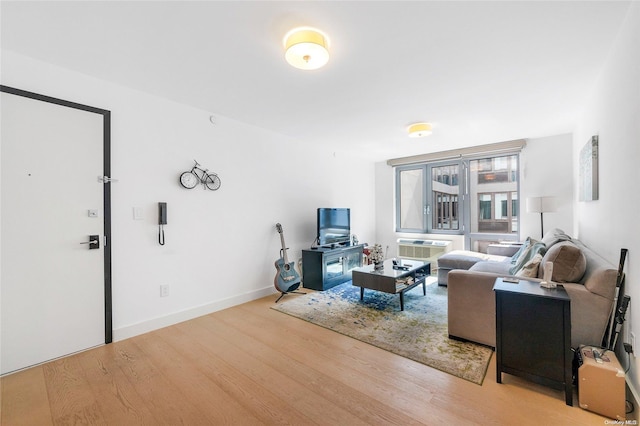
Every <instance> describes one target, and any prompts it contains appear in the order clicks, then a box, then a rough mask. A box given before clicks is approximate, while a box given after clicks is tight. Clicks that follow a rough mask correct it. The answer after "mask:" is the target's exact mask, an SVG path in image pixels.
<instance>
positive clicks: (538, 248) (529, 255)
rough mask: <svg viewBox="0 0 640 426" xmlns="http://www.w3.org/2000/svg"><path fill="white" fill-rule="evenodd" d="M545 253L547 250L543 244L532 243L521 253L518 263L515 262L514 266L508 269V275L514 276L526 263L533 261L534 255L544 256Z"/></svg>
mask: <svg viewBox="0 0 640 426" xmlns="http://www.w3.org/2000/svg"><path fill="white" fill-rule="evenodd" d="M546 251H547V248H546V246H545V245H544V243H541V242H535V243H533V244H532V245H531V246H529V248H528V249H527V250H526V251H525V252H524V253H522V255H521V256H520V257H519V258H518V261H517V262H516V264H515V265H513V266H512V267H511V268H510V269H509V274H511V275H514V274H515V273H516V272H518V271H519V270H520V269H522V267H523V266H524V265H525V264H526V263H527V262H528V261H530V260H531V259H533V258H534V257H535V255H536V254H538V253H540V255H541V256H544V254H545V253H546ZM536 276H537V275H536Z"/></svg>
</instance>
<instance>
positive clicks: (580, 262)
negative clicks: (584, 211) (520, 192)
mask: <svg viewBox="0 0 640 426" xmlns="http://www.w3.org/2000/svg"><path fill="white" fill-rule="evenodd" d="M533 245H534V244H530V245H529V246H533ZM541 245H544V247H543V248H542V249H540V246H541ZM535 246H536V247H537V248H538V249H540V250H539V252H541V254H540V255H539V256H537V257H536V256H531V253H529V255H530V258H532V257H536V259H535V260H537V261H539V264H535V261H533V262H532V261H531V259H530V260H529V262H527V263H528V265H527V266H528V270H527V271H525V272H524V274H525V275H526V274H529V275H531V274H532V271H533V270H534V269H535V272H533V275H536V276H533V277H532V276H523V272H522V271H523V270H522V269H520V270H519V271H514V267H515V265H514V264H513V263H512V259H511V258H509V257H507V256H498V257H494V258H489V259H486V255H484V256H480V257H482V258H483V260H476V261H475V262H472V261H471V260H470V259H466V261H467V265H468V264H469V263H471V265H470V266H469V267H468V268H464V269H455V268H454V269H451V270H450V271H448V277H447V282H448V318H449V320H448V322H449V335H450V337H452V338H457V339H463V340H470V341H473V342H477V343H481V344H484V345H488V346H492V347H495V344H496V319H495V312H496V304H495V294H494V292H493V285H494V283H495V280H496V278H497V277H505V276H517V277H518V278H521V279H527V280H531V281H542V279H541V278H542V276H543V267H544V264H545V263H546V262H547V261H551V262H553V264H554V269H553V278H552V280H553V281H554V282H556V283H559V284H562V285H563V286H564V288H565V290H566V291H567V293H568V294H569V297H570V298H571V346H572V347H578V346H579V345H580V344H585V345H596V346H599V345H600V344H601V342H602V338H603V335H604V333H605V331H606V329H607V325H608V319H609V316H610V313H611V310H612V306H613V299H614V297H615V288H616V281H617V268H616V267H615V266H614V265H612V264H611V263H609V262H607V261H606V260H605V259H603V258H602V257H600V256H599V255H598V254H596V253H595V252H594V251H593V250H591V249H590V248H589V247H586V246H585V245H584V244H583V243H582V242H580V241H579V240H577V239H572V238H570V237H569V236H568V235H566V234H565V233H564V232H563V231H561V230H559V229H554V230H553V231H550V232H549V233H547V234H546V235H545V236H544V237H543V239H542V240H541V241H540V242H539V243H538V244H535ZM526 251H527V250H526V247H525V248H524V249H523V250H521V253H520V254H522V253H523V252H526ZM449 254H450V255H451V254H453V256H454V257H455V256H459V257H458V260H459V263H458V266H462V265H464V261H465V256H467V255H468V254H469V252H464V253H458V254H455V253H454V252H451V253H449ZM517 255H518V254H516V255H514V256H517ZM485 259H486V260H485ZM540 259H541V260H540ZM445 260H446V259H445ZM450 260H451V259H450ZM521 260H522V258H521ZM449 264H450V265H451V264H452V263H451V262H449ZM532 265H533V266H532ZM522 266H524V265H522ZM538 277H540V278H538Z"/></svg>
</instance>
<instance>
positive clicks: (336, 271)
mask: <svg viewBox="0 0 640 426" xmlns="http://www.w3.org/2000/svg"><path fill="white" fill-rule="evenodd" d="M363 249H364V244H359V245H356V246H339V247H335V248H329V247H318V248H314V249H310V250H302V285H303V286H304V287H305V288H310V289H312V290H327V289H330V288H331V287H335V286H337V285H338V284H342V283H344V282H347V281H349V280H350V279H351V271H352V270H353V269H354V268H358V267H360V266H362V251H363Z"/></svg>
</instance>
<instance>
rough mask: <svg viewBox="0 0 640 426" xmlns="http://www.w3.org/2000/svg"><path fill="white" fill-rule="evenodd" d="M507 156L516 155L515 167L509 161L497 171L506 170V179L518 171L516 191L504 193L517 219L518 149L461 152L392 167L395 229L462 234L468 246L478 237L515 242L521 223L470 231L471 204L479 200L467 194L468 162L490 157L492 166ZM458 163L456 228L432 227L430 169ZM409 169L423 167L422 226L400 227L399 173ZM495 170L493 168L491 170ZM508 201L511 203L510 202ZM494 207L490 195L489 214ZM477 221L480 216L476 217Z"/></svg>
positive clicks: (518, 204)
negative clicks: (505, 228) (506, 228)
mask: <svg viewBox="0 0 640 426" xmlns="http://www.w3.org/2000/svg"><path fill="white" fill-rule="evenodd" d="M509 156H515V157H516V158H515V162H516V163H515V169H514V168H513V165H512V164H511V163H510V162H508V163H507V165H506V170H502V169H501V170H500V172H505V173H507V174H508V175H509V176H510V177H509V178H508V179H510V178H511V177H512V176H513V175H512V173H514V171H515V172H516V173H517V174H516V176H515V177H516V178H517V185H516V189H515V191H506V192H505V193H506V194H507V204H508V205H507V209H509V208H511V210H512V213H513V211H514V202H515V209H516V214H517V216H518V221H519V220H520V219H521V218H520V213H521V211H522V209H521V205H520V201H521V200H520V198H521V193H520V176H519V174H520V150H518V149H515V150H505V151H502V152H487V153H474V154H473V155H466V156H465V155H460V156H458V157H457V158H455V159H451V158H448V159H442V160H431V161H425V162H421V163H412V164H404V165H395V166H394V168H395V169H396V170H395V174H394V176H395V191H396V193H395V197H394V202H395V212H396V217H395V231H396V232H399V233H400V232H402V233H421V234H443V235H447V234H448V235H463V236H464V237H465V245H466V246H467V247H471V244H472V243H473V242H474V241H477V240H481V239H496V240H498V239H499V240H515V241H517V240H518V239H519V237H520V225H519V224H518V227H517V228H518V229H517V230H516V231H515V232H514V233H499V232H496V233H489V232H486V233H480V232H473V233H472V232H471V229H472V228H471V220H472V218H471V211H472V209H471V206H470V203H472V202H473V203H476V202H478V200H477V199H476V200H471V197H470V181H469V180H470V177H471V171H470V164H471V161H474V160H480V161H483V160H484V161H485V162H486V161H488V160H490V164H491V166H492V167H494V166H495V160H496V158H497V157H509ZM454 164H455V165H458V186H459V191H458V203H457V210H458V211H457V216H458V223H459V229H455V230H451V229H438V228H435V227H434V217H435V212H434V208H433V205H432V201H433V200H432V199H431V197H432V193H433V187H432V174H431V173H432V169H433V168H434V167H442V166H447V165H454ZM411 169H421V170H422V178H423V179H422V190H421V195H422V199H423V214H422V227H421V228H420V229H417V228H402V227H401V226H400V225H401V220H402V218H401V216H400V202H399V201H400V197H401V188H400V186H401V185H400V183H401V182H400V174H401V173H402V171H405V170H411ZM494 172H495V170H494ZM511 192H515V193H516V198H517V199H516V200H513V196H512V193H511ZM509 200H511V203H509ZM509 204H510V205H509ZM494 209H495V200H494V196H493V195H492V200H491V213H492V215H493V213H494ZM476 219H477V220H478V221H479V219H478V218H476ZM508 220H509V219H505V221H507V222H508ZM508 226H509V228H510V229H511V226H512V224H509V225H508Z"/></svg>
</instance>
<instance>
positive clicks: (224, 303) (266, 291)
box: [113, 286, 277, 342]
mask: <svg viewBox="0 0 640 426" xmlns="http://www.w3.org/2000/svg"><path fill="white" fill-rule="evenodd" d="M275 293H277V292H276V290H275V288H274V287H273V286H269V287H265V288H262V289H259V290H254V291H250V292H248V293H243V294H239V295H237V296H232V297H229V298H226V299H221V300H217V301H215V302H210V303H207V304H204V305H200V306H196V307H194V308H189V309H185V310H184V311H179V312H174V313H172V314H169V315H165V316H162V317H158V318H153V319H150V320H147V321H142V322H139V323H137V324H132V325H127V326H125V327H121V328H118V329H115V330H113V341H114V342H117V341H119V340H124V339H128V338H130V337H133V336H138V335H140V334H144V333H148V332H150V331H153V330H157V329H159V328H163V327H168V326H170V325H173V324H178V323H180V322H183V321H188V320H190V319H194V318H197V317H201V316H203V315H208V314H210V313H212V312H216V311H220V310H222V309H227V308H230V307H232V306H236V305H240V304H242V303H246V302H251V301H252V300H256V299H260V298H262V297H265V296H269V295H271V294H275Z"/></svg>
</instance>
